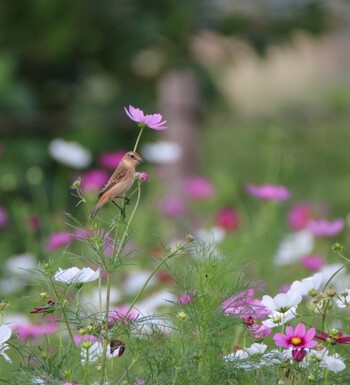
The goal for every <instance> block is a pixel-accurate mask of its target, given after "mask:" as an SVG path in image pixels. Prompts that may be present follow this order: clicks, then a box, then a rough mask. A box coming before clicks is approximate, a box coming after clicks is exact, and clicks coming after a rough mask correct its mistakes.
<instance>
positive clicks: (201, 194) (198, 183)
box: [185, 177, 215, 200]
mask: <svg viewBox="0 0 350 385" xmlns="http://www.w3.org/2000/svg"><path fill="white" fill-rule="evenodd" d="M185 192H186V194H187V195H188V196H189V197H190V198H193V199H198V200H206V199H210V198H212V197H213V196H214V195H215V189H214V186H213V184H212V183H211V182H210V181H209V180H208V179H205V178H202V177H192V178H188V179H187V180H186V181H185Z"/></svg>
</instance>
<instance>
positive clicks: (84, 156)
mask: <svg viewBox="0 0 350 385" xmlns="http://www.w3.org/2000/svg"><path fill="white" fill-rule="evenodd" d="M49 153H50V155H51V157H52V158H53V159H55V160H56V161H57V162H60V163H63V164H65V165H67V166H70V167H73V168H76V169H83V168H85V167H87V166H88V165H89V164H90V163H91V160H92V156H91V153H90V152H89V151H88V150H87V149H86V148H85V147H83V146H82V145H81V144H79V143H76V142H67V141H65V140H63V139H54V140H53V141H52V142H51V143H50V145H49Z"/></svg>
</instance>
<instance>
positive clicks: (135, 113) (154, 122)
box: [124, 106, 168, 130]
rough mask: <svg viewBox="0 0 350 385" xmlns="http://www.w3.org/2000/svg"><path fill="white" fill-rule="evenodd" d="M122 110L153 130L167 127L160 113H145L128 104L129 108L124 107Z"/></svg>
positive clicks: (135, 120) (132, 118)
mask: <svg viewBox="0 0 350 385" xmlns="http://www.w3.org/2000/svg"><path fill="white" fill-rule="evenodd" d="M124 110H125V113H126V114H127V115H128V117H129V118H130V119H131V120H133V121H134V122H137V123H140V124H142V125H144V126H147V127H149V128H152V129H153V130H165V129H167V128H168V127H166V126H164V124H165V123H166V120H163V121H162V119H163V117H162V115H161V114H152V115H145V114H144V112H143V111H142V110H140V109H139V108H135V107H133V106H129V110H128V109H127V108H126V107H124Z"/></svg>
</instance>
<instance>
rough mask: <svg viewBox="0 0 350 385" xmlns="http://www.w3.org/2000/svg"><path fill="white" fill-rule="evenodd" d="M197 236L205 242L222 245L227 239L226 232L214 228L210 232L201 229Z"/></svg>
mask: <svg viewBox="0 0 350 385" xmlns="http://www.w3.org/2000/svg"><path fill="white" fill-rule="evenodd" d="M195 235H196V237H197V238H198V239H200V240H202V241H204V242H210V243H220V242H221V241H222V240H223V239H224V238H225V236H226V232H225V230H224V229H221V228H220V227H216V226H214V227H212V228H211V229H210V230H205V229H199V230H197V231H196V233H195Z"/></svg>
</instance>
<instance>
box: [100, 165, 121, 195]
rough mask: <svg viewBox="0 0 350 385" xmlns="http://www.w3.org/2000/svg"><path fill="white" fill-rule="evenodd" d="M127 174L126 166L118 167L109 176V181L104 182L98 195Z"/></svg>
mask: <svg viewBox="0 0 350 385" xmlns="http://www.w3.org/2000/svg"><path fill="white" fill-rule="evenodd" d="M127 175H128V169H127V168H126V167H118V168H117V169H116V170H115V171H114V173H113V175H112V176H111V177H110V178H109V181H108V182H107V183H106V185H105V186H104V187H102V189H101V191H100V193H99V195H98V196H99V197H100V196H101V195H102V194H104V193H105V192H106V191H108V190H110V189H111V188H112V187H113V186H115V185H116V184H117V183H120V182H121V181H123V180H124V179H125V178H126V177H127Z"/></svg>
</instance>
